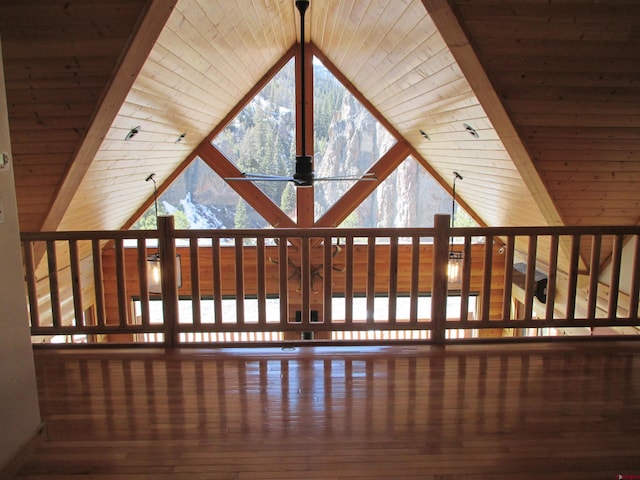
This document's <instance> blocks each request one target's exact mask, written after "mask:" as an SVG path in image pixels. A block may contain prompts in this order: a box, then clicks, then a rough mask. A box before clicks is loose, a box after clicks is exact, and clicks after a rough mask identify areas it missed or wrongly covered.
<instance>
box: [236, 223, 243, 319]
mask: <svg viewBox="0 0 640 480" xmlns="http://www.w3.org/2000/svg"><path fill="white" fill-rule="evenodd" d="M235 258H236V265H235V267H236V268H235V272H236V324H238V325H244V323H245V318H244V242H243V240H242V237H240V236H238V237H236V238H235Z"/></svg>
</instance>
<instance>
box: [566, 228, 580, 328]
mask: <svg viewBox="0 0 640 480" xmlns="http://www.w3.org/2000/svg"><path fill="white" fill-rule="evenodd" d="M579 258H580V236H579V235H572V236H571V258H570V263H569V280H568V283H567V312H566V314H565V318H566V319H567V320H574V319H575V315H576V292H577V289H578V260H579Z"/></svg>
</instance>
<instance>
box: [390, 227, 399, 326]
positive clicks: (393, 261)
mask: <svg viewBox="0 0 640 480" xmlns="http://www.w3.org/2000/svg"><path fill="white" fill-rule="evenodd" d="M388 298H389V313H388V315H389V318H388V321H389V324H390V325H395V323H396V320H397V319H396V312H397V306H398V237H397V235H393V236H392V237H391V238H390V242H389V297H388Z"/></svg>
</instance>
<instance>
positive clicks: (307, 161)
mask: <svg viewBox="0 0 640 480" xmlns="http://www.w3.org/2000/svg"><path fill="white" fill-rule="evenodd" d="M295 4H296V8H297V9H298V12H300V82H301V84H302V89H301V104H302V107H301V108H302V112H301V113H302V115H301V125H300V127H301V130H302V132H303V133H302V135H301V137H302V144H301V147H302V149H301V150H302V155H296V165H295V173H294V174H293V176H287V175H269V174H262V173H249V172H242V173H241V176H240V177H229V178H226V180H234V181H235V180H245V181H270V182H293V183H294V185H295V186H296V187H310V186H312V185H313V183H314V182H318V181H344V180H353V181H358V180H368V181H377V180H378V179H377V178H376V176H375V174H373V173H365V174H363V175H345V176H335V177H316V176H315V173H314V171H313V157H312V156H311V155H307V145H306V114H305V109H306V99H305V95H306V88H305V85H306V83H305V57H304V38H305V37H304V14H305V12H306V10H307V8H308V7H309V0H296V2H295Z"/></svg>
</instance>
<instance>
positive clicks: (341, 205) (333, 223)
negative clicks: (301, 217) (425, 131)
mask: <svg viewBox="0 0 640 480" xmlns="http://www.w3.org/2000/svg"><path fill="white" fill-rule="evenodd" d="M410 152H411V148H410V147H409V144H408V143H407V142H406V141H400V142H398V143H396V144H395V145H394V146H393V147H391V148H390V149H389V151H388V152H387V153H385V154H384V155H383V156H382V157H381V158H380V160H378V161H377V162H376V163H375V164H374V165H373V166H372V167H371V168H369V170H367V174H373V175H374V176H375V177H376V178H377V179H378V181H377V182H371V181H359V182H356V184H355V185H353V186H352V187H351V188H350V189H349V190H347V192H346V193H345V194H344V195H343V196H342V197H340V199H339V200H338V201H337V202H336V203H334V204H333V206H332V207H331V208H330V209H329V210H327V211H326V212H325V214H324V215H323V216H322V217H321V218H319V219H318V221H317V222H316V224H315V226H316V227H337V226H338V225H340V223H342V222H343V221H344V219H345V218H347V217H348V216H349V214H350V213H351V212H353V211H354V210H355V209H356V208H357V207H358V205H360V204H361V203H362V201H363V200H364V199H366V198H367V197H368V196H369V195H370V194H371V192H373V191H374V190H375V189H376V188H377V187H378V185H380V183H381V182H382V181H384V179H385V178H387V177H388V176H389V175H390V174H391V173H392V172H393V171H394V170H395V169H396V168H397V167H398V165H400V164H401V163H402V162H403V161H404V160H405V159H406V158H407V156H408V155H409V153H410Z"/></svg>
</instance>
